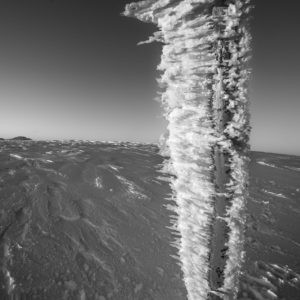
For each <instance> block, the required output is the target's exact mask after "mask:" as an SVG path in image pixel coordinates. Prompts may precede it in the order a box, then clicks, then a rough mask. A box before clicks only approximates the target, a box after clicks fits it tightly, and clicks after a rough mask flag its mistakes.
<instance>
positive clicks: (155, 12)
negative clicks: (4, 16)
mask: <svg viewBox="0 0 300 300" xmlns="http://www.w3.org/2000/svg"><path fill="white" fill-rule="evenodd" d="M216 2H217V1H214V0H165V1H164V0H161V1H155V0H148V1H140V2H137V3H132V4H129V5H127V6H126V11H125V13H124V14H125V15H126V16H131V17H135V18H137V19H139V20H141V21H144V22H153V23H155V24H157V26H158V28H159V31H158V32H156V33H154V35H153V36H152V37H150V38H149V40H148V41H146V42H144V43H148V42H153V41H160V42H163V43H164V46H163V51H162V56H161V63H160V65H159V66H158V69H159V70H160V71H162V75H161V78H160V79H159V82H160V86H161V87H162V88H163V92H162V95H161V102H162V105H163V107H164V109H165V117H166V119H167V120H168V122H169V125H168V135H167V136H166V137H165V141H163V142H162V143H163V144H164V149H163V153H164V154H165V155H168V156H170V160H169V161H167V162H166V164H165V167H164V170H165V171H167V172H169V173H171V174H172V175H174V178H173V180H172V182H171V186H172V188H173V191H174V195H173V198H174V200H175V202H176V206H175V207H170V208H171V209H172V210H173V211H175V212H176V213H177V218H176V219H175V220H174V225H173V227H172V228H173V229H175V230H176V231H178V232H179V233H180V238H179V239H178V240H177V241H176V242H175V246H176V247H177V248H178V253H179V258H178V259H179V261H180V264H181V266H182V270H183V272H184V280H185V284H186V287H187V291H188V298H189V299H191V300H194V299H195V300H201V299H207V297H208V294H209V293H210V292H211V288H210V284H209V280H208V276H209V275H208V274H209V270H210V266H209V254H210V251H211V249H210V248H211V236H212V232H211V225H212V223H213V219H214V217H215V216H214V205H215V203H214V201H215V200H214V199H215V195H216V187H215V185H214V181H213V175H212V173H213V172H212V166H213V164H214V161H213V158H212V157H213V155H212V149H214V148H215V147H216V146H217V147H219V148H220V149H221V150H222V151H223V152H224V153H225V152H226V153H227V155H228V157H229V161H228V164H229V166H228V167H229V169H230V180H229V183H228V184H227V194H228V195H230V202H231V206H230V208H229V209H228V210H227V216H226V221H227V224H228V227H229V229H230V232H229V238H228V244H227V246H228V252H227V256H228V259H227V263H226V267H225V270H224V275H225V279H224V286H223V288H222V290H223V292H224V295H228V297H229V298H230V299H233V298H235V297H236V294H237V287H238V279H239V275H240V272H241V266H242V264H243V259H244V252H243V244H244V223H245V220H244V209H245V199H246V197H247V183H248V175H247V165H248V158H247V157H248V156H247V152H248V136H249V131H250V129H249V114H248V104H247V103H248V100H247V82H248V75H249V70H248V68H247V61H248V53H249V43H250V34H249V32H248V30H247V20H246V19H245V18H244V15H247V13H248V10H249V1H247V0H246V1H243V2H242V1H239V0H235V1H230V2H231V4H229V5H228V6H227V7H226V8H222V9H221V10H220V13H218V10H217V13H215V11H214V9H213V8H214V6H216ZM220 25H221V27H223V28H224V30H222V31H220V30H218V29H217V28H219V27H220ZM224 45H225V46H224ZM219 53H227V54H230V55H227V56H224V57H219V56H218V55H219ZM221 58H222V59H221ZM220 60H222V63H220ZM220 99H222V101H220ZM220 103H224V105H220ZM220 110H221V111H226V112H227V113H228V115H230V118H229V120H228V121H227V122H226V124H225V126H224V128H222V127H221V126H220V124H221V123H222V120H221V119H220V116H219V115H220V113H219V112H220ZM162 143H161V144H162ZM226 297H227V296H224V298H226Z"/></svg>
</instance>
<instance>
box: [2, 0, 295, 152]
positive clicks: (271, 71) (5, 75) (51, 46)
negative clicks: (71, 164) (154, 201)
mask: <svg viewBox="0 0 300 300" xmlns="http://www.w3.org/2000/svg"><path fill="white" fill-rule="evenodd" d="M128 2H130V1H125V0H81V1H79V0H26V1H23V0H2V1H1V2H0V41H1V42H0V45H1V46H0V102H1V118H0V136H2V137H13V136H16V135H26V136H30V137H32V138H37V139H53V138H55V139H64V138H76V139H93V140H129V141H150V142H153V141H156V140H157V138H158V136H159V135H160V134H161V133H162V132H163V131H164V127H165V126H166V123H165V121H164V120H163V117H162V112H161V110H160V106H159V104H158V103H157V102H155V101H153V98H155V96H156V90H157V83H156V79H155V78H156V77H157V76H158V73H157V71H156V66H157V64H158V63H159V61H160V58H159V57H160V51H161V46H160V45H159V44H157V45H145V46H139V47H138V46H136V44H137V43H138V42H139V41H141V40H145V39H147V37H148V36H149V35H150V34H151V33H152V32H153V31H154V30H155V27H154V26H152V25H150V24H143V23H141V22H138V21H137V20H133V19H128V18H125V17H122V16H120V13H121V12H122V10H123V8H124V6H125V4H126V3H128ZM256 2H257V3H256V9H255V10H254V20H253V22H252V27H253V37H254V42H253V48H254V52H253V54H254V58H253V76H252V78H253V79H252V83H251V102H252V104H251V112H252V127H253V133H252V148H253V149H255V150H262V151H267V152H279V153H294V154H299V155H300V139H299V138H297V136H298V134H297V133H298V130H300V118H299V117H298V115H299V113H300V101H299V99H298V98H299V97H298V94H299V92H298V89H299V85H300V82H299V58H298V53H299V52H300V42H299V37H298V36H299V34H298V30H299V21H298V20H299V18H298V14H299V4H298V2H297V1H295V0H285V1H284V3H283V2H282V1H270V0H269V1H267V0H262V1H256Z"/></svg>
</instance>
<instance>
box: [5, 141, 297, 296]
mask: <svg viewBox="0 0 300 300" xmlns="http://www.w3.org/2000/svg"><path fill="white" fill-rule="evenodd" d="M24 149H26V150H24ZM62 150H63V151H62ZM158 150H159V149H158V147H157V146H156V145H145V144H144V145H143V144H140V145H137V144H130V143H100V142H94V143H90V142H76V144H74V143H73V142H30V143H29V142H23V141H1V142H0V266H1V268H0V299H1V300H2V299H3V300H11V299H22V300H23V299H24V300H34V299H36V300H39V299H45V300H46V299H65V300H77V299H78V300H109V299H111V300H186V299H188V298H187V292H186V289H185V287H184V284H183V278H182V274H181V270H180V268H179V266H178V265H177V264H176V261H174V259H173V258H172V257H173V256H175V255H176V251H175V249H174V248H173V247H171V246H170V245H171V243H172V241H173V237H172V233H174V232H172V231H171V230H169V229H168V228H174V226H176V224H177V222H175V225H172V224H171V223H170V221H169V220H170V219H172V218H173V217H176V215H175V213H178V211H177V209H178V206H174V205H171V204H172V199H174V195H172V193H171V192H172V191H171V189H170V187H169V182H170V181H171V182H174V178H173V177H174V176H173V175H168V174H166V173H163V171H162V170H161V164H162V163H163V157H161V156H160V155H159V154H158ZM71 153H72V155H70V154H71ZM10 154H14V155H13V156H11V155H10ZM20 157H21V158H22V159H20ZM252 158H253V159H252V161H251V165H250V170H251V172H250V174H251V177H250V197H249V201H248V203H247V212H246V214H245V215H246V218H247V226H246V232H247V234H246V237H247V238H246V244H245V245H246V247H245V249H244V250H245V251H246V255H245V257H246V259H245V268H244V272H243V274H242V276H241V279H240V288H239V293H238V299H239V300H249V299H251V300H253V299H254V300H261V299H264V300H274V299H282V300H283V299H286V300H295V299H300V275H299V274H300V260H299V250H300V226H299V220H300V202H299V197H300V184H299V182H300V173H299V172H296V171H293V170H290V169H286V168H285V166H289V167H291V168H293V167H296V168H297V167H299V166H300V158H299V157H291V156H282V155H275V154H266V153H252ZM46 160H51V161H52V163H48V162H47V161H46ZM259 161H265V162H266V163H267V164H275V165H276V166H277V168H270V167H268V166H265V165H261V164H259V163H257V162H259ZM96 183H98V184H96ZM265 191H268V193H266V192H265ZM279 194H281V195H284V196H285V197H286V198H283V197H278V195H279ZM142 195H144V196H142ZM182 195H183V196H184V190H182ZM167 197H169V198H170V201H168V200H167ZM169 205H171V209H173V210H175V212H174V211H173V212H172V213H171V212H170V211H168V210H167V209H166V208H165V207H170V206H169ZM186 217H187V216H186ZM200 234H201V233H200ZM176 236H178V234H176ZM200 238H201V237H200ZM276 297H277V298H276Z"/></svg>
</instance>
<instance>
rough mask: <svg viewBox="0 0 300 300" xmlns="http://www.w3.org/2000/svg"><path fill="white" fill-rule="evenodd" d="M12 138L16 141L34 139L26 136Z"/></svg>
mask: <svg viewBox="0 0 300 300" xmlns="http://www.w3.org/2000/svg"><path fill="white" fill-rule="evenodd" d="M11 140H14V141H32V139H30V138H28V137H26V136H16V137H14V138H12V139H11Z"/></svg>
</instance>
